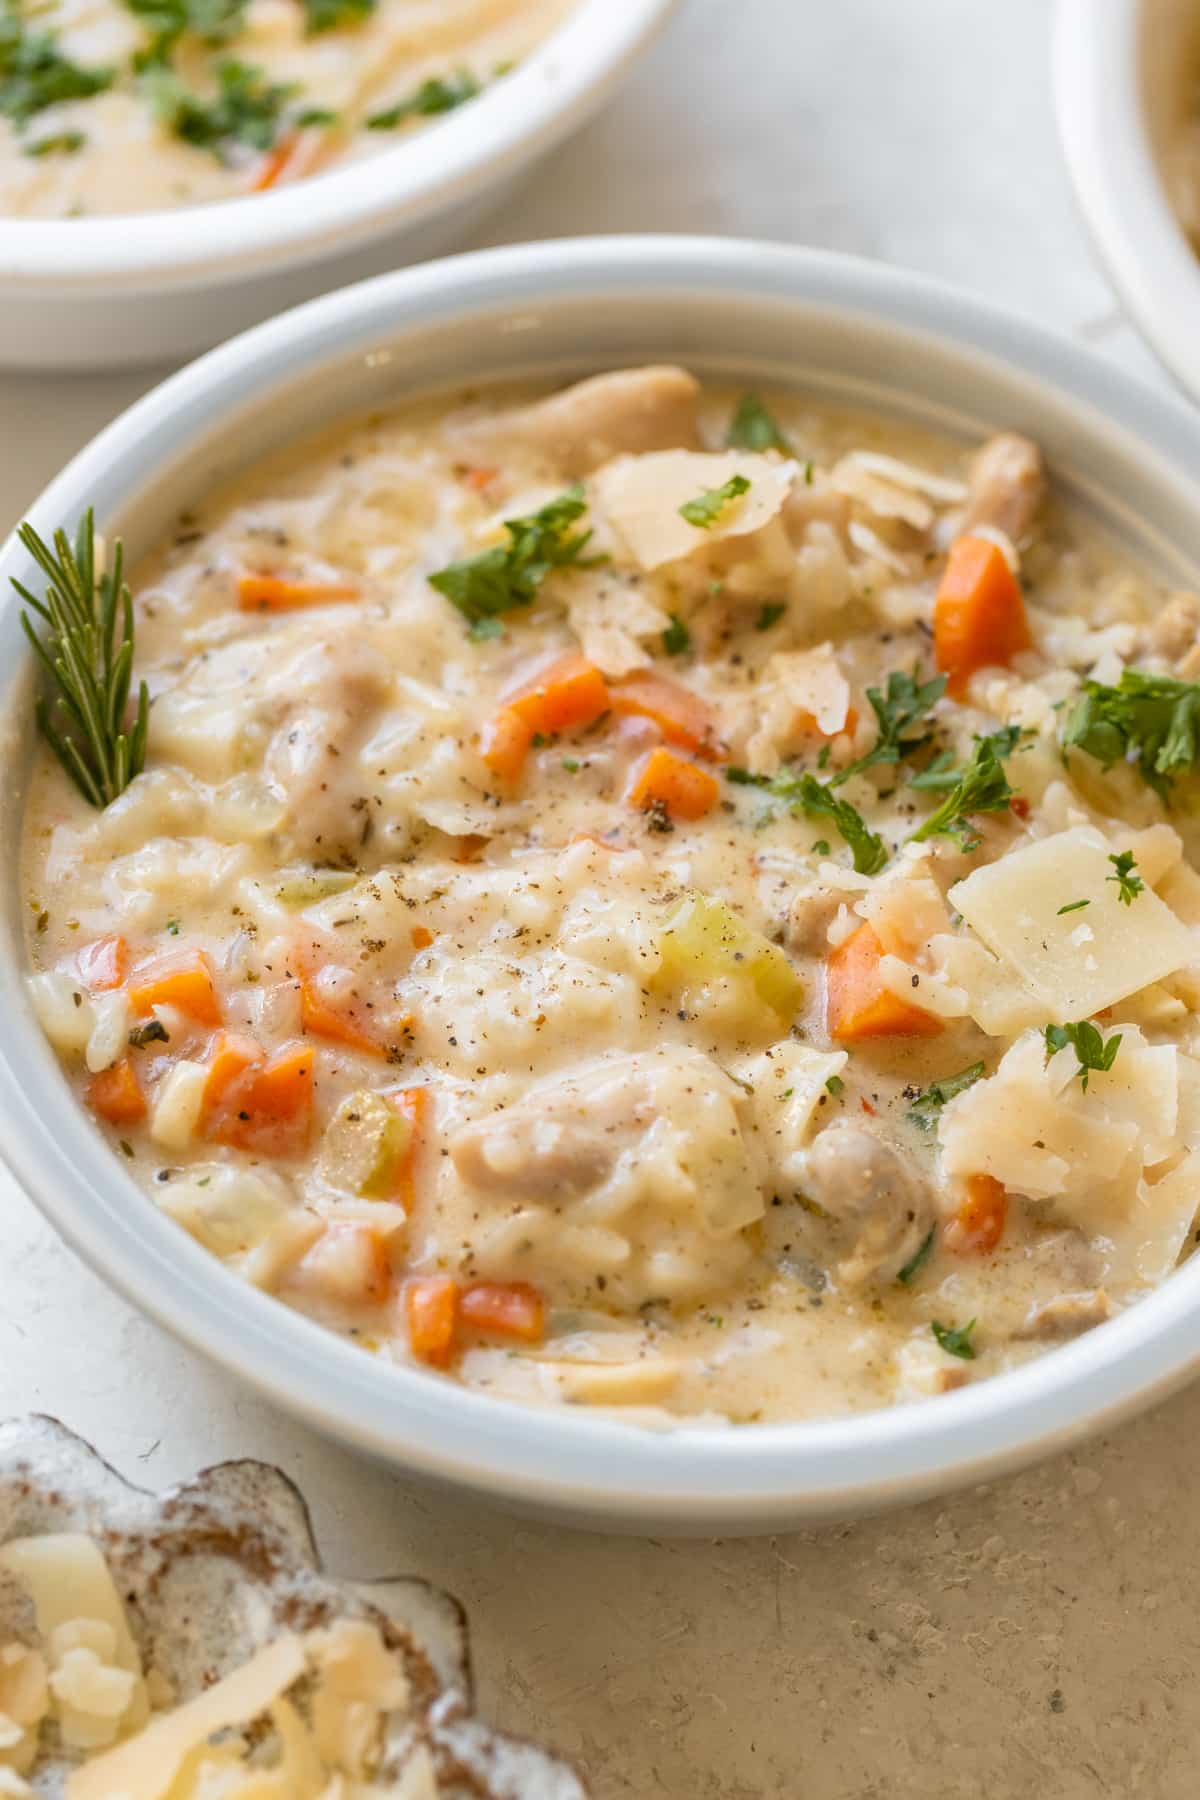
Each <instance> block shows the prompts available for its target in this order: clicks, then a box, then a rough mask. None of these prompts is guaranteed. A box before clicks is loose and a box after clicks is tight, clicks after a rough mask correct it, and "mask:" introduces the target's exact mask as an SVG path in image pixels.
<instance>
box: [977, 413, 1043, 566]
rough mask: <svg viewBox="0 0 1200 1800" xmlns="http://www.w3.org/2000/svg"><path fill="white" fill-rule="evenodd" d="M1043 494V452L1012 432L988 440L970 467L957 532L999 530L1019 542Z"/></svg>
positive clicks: (1014, 541) (1026, 439)
mask: <svg viewBox="0 0 1200 1800" xmlns="http://www.w3.org/2000/svg"><path fill="white" fill-rule="evenodd" d="M1045 492H1046V476H1045V471H1044V469H1043V466H1042V453H1041V451H1040V450H1039V449H1038V447H1037V445H1036V444H1034V443H1032V442H1031V441H1030V440H1029V438H1026V437H1019V436H1018V435H1017V433H1016V432H1015V431H1004V432H1001V433H1000V435H999V436H998V437H994V438H989V439H988V441H987V443H986V444H985V445H984V446H983V448H982V450H980V451H979V452H978V454H977V455H976V457H975V459H974V461H973V462H972V464H971V474H970V481H969V484H968V491H967V504H966V509H965V511H964V513H963V517H962V523H961V525H960V530H962V531H974V530H975V529H976V528H977V527H978V526H980V525H990V526H993V527H994V528H995V529H996V530H997V531H1002V532H1003V533H1004V534H1005V536H1006V537H1008V538H1010V539H1011V540H1012V542H1013V543H1014V544H1016V543H1019V542H1020V540H1021V539H1022V538H1023V537H1024V536H1025V534H1026V532H1027V531H1028V530H1029V527H1030V526H1031V525H1032V524H1033V518H1034V514H1035V513H1036V512H1037V509H1038V507H1039V506H1040V505H1041V503H1042V499H1043V496H1044V495H1045Z"/></svg>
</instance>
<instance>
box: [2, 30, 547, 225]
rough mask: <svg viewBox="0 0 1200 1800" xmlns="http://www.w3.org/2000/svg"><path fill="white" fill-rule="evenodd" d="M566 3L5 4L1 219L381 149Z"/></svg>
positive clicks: (237, 186)
mask: <svg viewBox="0 0 1200 1800" xmlns="http://www.w3.org/2000/svg"><path fill="white" fill-rule="evenodd" d="M570 9H571V7H570V0H48V3H47V4H45V5H37V6H34V5H32V4H27V5H21V4H19V3H18V0H0V215H2V214H5V213H8V214H17V215H25V216H35V217H47V218H58V219H62V218H75V217H79V216H81V215H86V214H91V213H131V212H145V211H149V210H152V209H154V208H157V207H174V206H192V205H195V204H197V203H199V202H201V201H206V200H226V199H230V198H233V197H235V196H237V195H239V194H248V193H256V192H261V191H262V190H264V189H267V188H271V187H275V186H278V185H279V184H280V183H282V182H291V181H296V180H299V179H301V178H302V177H304V176H306V175H311V174H314V173H316V172H317V171H319V170H322V169H326V168H330V167H333V166H334V165H335V164H345V163H347V162H350V161H352V160H354V159H356V158H358V157H362V156H369V155H373V154H374V153H376V152H377V151H379V150H383V149H387V148H388V147H389V146H391V145H393V144H395V143H397V142H398V141H399V139H400V137H401V136H402V135H403V134H405V133H408V132H410V131H412V130H414V129H416V128H417V127H418V126H420V125H422V124H428V123H430V122H431V121H433V120H436V119H437V118H439V117H440V116H442V115H443V114H445V113H447V112H450V111H453V110H454V109H455V108H457V107H459V106H461V105H464V104H465V103H466V102H468V101H469V100H472V99H474V97H475V96H476V95H477V94H479V93H480V92H482V91H483V90H484V89H485V88H486V87H487V86H488V85H489V84H490V83H491V82H493V81H495V80H498V79H500V78H502V77H503V75H504V74H505V73H506V72H507V71H508V70H510V69H511V68H512V67H513V66H514V64H516V63H517V62H519V61H520V59H521V58H522V57H524V56H526V55H528V53H529V52H530V51H531V50H533V49H534V48H535V47H536V46H537V45H538V44H539V43H540V42H541V41H542V40H543V39H544V38H545V37H546V36H547V35H548V33H549V32H550V31H551V30H553V28H554V27H555V26H556V25H558V24H559V23H560V22H561V21H562V20H563V19H564V18H565V17H566V15H567V13H568V12H569V11H570Z"/></svg>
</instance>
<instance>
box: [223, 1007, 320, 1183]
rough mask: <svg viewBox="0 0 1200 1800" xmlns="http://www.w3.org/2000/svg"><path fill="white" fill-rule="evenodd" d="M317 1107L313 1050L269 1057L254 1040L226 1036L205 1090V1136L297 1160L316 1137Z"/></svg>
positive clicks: (287, 1050) (296, 1046) (287, 1048)
mask: <svg viewBox="0 0 1200 1800" xmlns="http://www.w3.org/2000/svg"><path fill="white" fill-rule="evenodd" d="M210 1095H211V1097H210ZM312 1107H313V1051H312V1049H311V1048H310V1047H309V1045H307V1044H302V1043H299V1042H297V1043H292V1044H284V1045H283V1046H282V1048H281V1049H279V1050H277V1051H276V1052H275V1054H274V1055H273V1056H270V1057H265V1058H264V1055H263V1052H262V1051H261V1049H259V1046H258V1045H257V1044H256V1043H254V1041H253V1039H251V1038H240V1037H234V1036H232V1034H229V1033H225V1032H223V1033H222V1034H221V1039H219V1040H218V1042H217V1043H216V1045H215V1046H214V1051H213V1057H212V1062H211V1063H210V1068H209V1077H208V1081H207V1082H206V1083H205V1088H204V1096H203V1105H202V1111H201V1118H202V1121H203V1127H204V1134H205V1136H206V1137H208V1138H210V1139H212V1141H213V1142H214V1143H218V1144H231V1145H233V1146H234V1147H235V1148H236V1149H239V1150H254V1151H257V1152H258V1153H259V1154H260V1155H263V1156H296V1155H298V1154H299V1153H300V1151H301V1150H303V1149H304V1147H305V1145H306V1144H307V1143H308V1140H309V1137H310V1135H311V1132H312Z"/></svg>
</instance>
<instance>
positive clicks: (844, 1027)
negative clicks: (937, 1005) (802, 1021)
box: [825, 924, 942, 1044]
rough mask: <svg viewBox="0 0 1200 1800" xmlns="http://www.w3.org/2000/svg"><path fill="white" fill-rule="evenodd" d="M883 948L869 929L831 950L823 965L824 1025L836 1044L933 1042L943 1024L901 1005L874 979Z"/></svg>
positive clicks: (859, 929) (861, 931)
mask: <svg viewBox="0 0 1200 1800" xmlns="http://www.w3.org/2000/svg"><path fill="white" fill-rule="evenodd" d="M883 954H884V950H883V945H882V944H881V943H880V941H879V938H878V936H877V935H876V933H875V931H874V930H873V929H872V927H871V926H870V925H867V924H863V925H860V926H859V928H858V930H857V931H855V932H852V933H851V935H850V936H849V937H848V938H845V939H844V940H843V942H842V943H840V944H839V945H838V946H837V948H836V949H835V950H831V951H830V953H829V956H828V958H827V960H826V963H825V1003H826V1024H827V1026H828V1030H829V1035H830V1037H832V1038H836V1039H837V1041H838V1042H839V1043H841V1044H853V1043H857V1042H858V1041H859V1039H860V1038H875V1037H936V1035H937V1034H938V1032H940V1031H941V1029H942V1022H941V1020H940V1019H938V1018H936V1017H935V1016H934V1014H933V1013H928V1012H923V1011H922V1010H921V1008H920V1007H919V1006H910V1005H909V1003H908V1002H907V1001H906V1000H900V999H898V998H897V997H896V995H895V994H893V993H892V992H891V991H890V990H889V989H888V988H885V987H884V986H883V983H882V982H881V981H880V979H879V964H880V960H881V958H882V957H883Z"/></svg>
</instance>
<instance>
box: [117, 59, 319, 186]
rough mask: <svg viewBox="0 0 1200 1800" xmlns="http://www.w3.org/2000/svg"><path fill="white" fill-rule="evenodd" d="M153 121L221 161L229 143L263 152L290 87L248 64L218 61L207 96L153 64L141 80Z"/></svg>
mask: <svg viewBox="0 0 1200 1800" xmlns="http://www.w3.org/2000/svg"><path fill="white" fill-rule="evenodd" d="M142 84H143V86H144V88H145V89H146V92H147V93H148V94H149V96H150V100H151V103H152V105H153V107H154V110H155V112H156V113H157V115H158V117H159V119H161V121H162V123H163V124H164V125H165V126H166V128H167V129H168V130H169V131H173V132H174V134H175V136H176V137H178V138H182V139H183V141H184V142H185V143H187V144H195V145H196V147H197V148H198V149H201V150H211V151H212V152H213V154H214V156H216V157H217V158H218V160H220V161H222V162H223V161H225V160H226V158H227V156H228V153H229V150H230V148H231V146H232V145H234V144H246V145H249V147H250V148H251V149H254V150H269V149H271V147H272V145H273V144H274V142H275V140H276V138H277V137H278V135H279V132H280V128H281V126H282V125H283V121H284V109H285V108H286V106H287V103H288V101H289V100H290V99H291V98H292V96H293V95H294V94H295V92H296V88H295V86H294V84H292V83H286V84H280V83H277V82H272V81H268V79H267V77H266V74H265V73H264V71H263V70H262V69H258V68H253V67H251V66H250V65H249V64H248V63H241V62H223V63H221V64H220V65H219V67H218V69H217V92H216V94H215V95H213V96H211V97H208V96H205V95H202V94H197V93H194V92H193V91H192V90H191V89H190V88H188V87H185V86H184V84H183V82H182V81H180V79H179V77H178V76H177V75H176V74H175V72H174V70H173V69H168V68H166V67H165V66H161V65H159V64H154V65H152V66H151V67H149V68H147V69H146V70H145V72H144V74H143V76H142Z"/></svg>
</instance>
